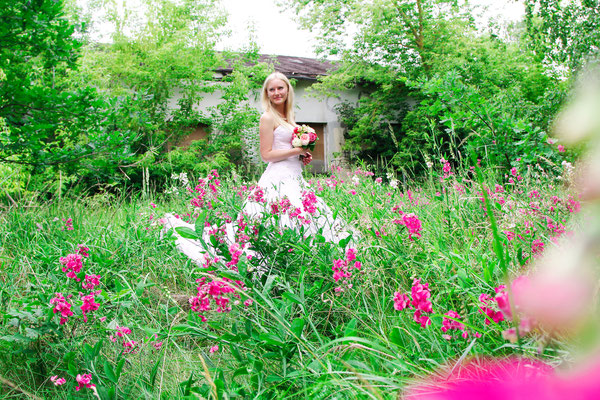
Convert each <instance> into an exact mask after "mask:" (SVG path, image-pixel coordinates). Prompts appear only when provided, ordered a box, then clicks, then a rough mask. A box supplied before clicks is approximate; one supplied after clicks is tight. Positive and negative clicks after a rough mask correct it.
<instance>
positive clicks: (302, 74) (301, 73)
mask: <svg viewBox="0 0 600 400" xmlns="http://www.w3.org/2000/svg"><path fill="white" fill-rule="evenodd" d="M258 61H259V62H264V63H267V64H272V65H273V66H274V68H275V70H276V71H278V72H281V73H282V74H284V75H285V76H287V77H288V78H295V79H308V80H316V79H317V77H319V76H321V75H328V74H329V71H330V70H332V69H333V68H334V66H333V64H332V63H331V62H329V61H327V60H324V61H321V60H317V59H316V58H307V57H295V56H277V55H268V54H261V55H260V56H259V59H258ZM217 71H218V72H221V73H223V74H229V73H231V71H233V68H232V67H231V66H227V67H223V68H218V69H217Z"/></svg>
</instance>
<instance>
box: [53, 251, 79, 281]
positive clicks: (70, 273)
mask: <svg viewBox="0 0 600 400" xmlns="http://www.w3.org/2000/svg"><path fill="white" fill-rule="evenodd" d="M81 257H82V256H81V254H68V255H67V256H66V257H61V258H60V260H59V262H60V263H61V264H62V265H63V267H62V271H63V272H66V273H67V277H68V278H71V279H75V280H76V281H77V282H79V281H80V280H81V279H79V278H78V277H77V274H78V273H79V272H80V271H81V268H83V259H82V258H81Z"/></svg>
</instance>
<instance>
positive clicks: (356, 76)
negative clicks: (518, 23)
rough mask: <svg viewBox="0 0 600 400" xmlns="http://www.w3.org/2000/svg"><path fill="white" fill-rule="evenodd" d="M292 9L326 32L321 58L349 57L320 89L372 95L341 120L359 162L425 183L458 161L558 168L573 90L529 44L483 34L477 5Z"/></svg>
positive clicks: (311, 5) (300, 5)
mask: <svg viewBox="0 0 600 400" xmlns="http://www.w3.org/2000/svg"><path fill="white" fill-rule="evenodd" d="M288 4H290V5H292V6H293V7H295V9H296V10H298V11H301V12H303V13H304V16H305V23H306V24H307V26H312V27H316V29H318V31H319V33H320V40H321V41H322V43H323V46H322V48H321V50H322V51H323V52H325V54H332V55H333V54H336V55H338V56H340V57H341V60H340V61H339V63H338V65H337V69H336V70H335V71H333V72H332V73H331V75H329V76H326V77H322V78H321V79H320V82H319V83H318V84H317V85H315V89H316V90H318V91H319V92H320V93H321V94H323V95H326V96H327V95H330V94H331V92H332V91H333V90H340V89H344V88H349V87H353V88H358V89H359V90H361V91H362V92H363V94H364V95H363V96H361V97H360V98H359V101H358V103H357V104H344V105H342V106H341V107H340V108H339V110H338V112H339V115H340V119H341V120H342V122H343V123H344V124H345V125H346V127H347V133H346V142H345V145H344V148H345V150H347V151H349V154H350V155H351V157H352V158H353V159H355V160H356V159H358V160H365V161H367V162H370V163H381V162H383V164H384V165H388V166H392V167H393V168H395V169H397V170H403V171H407V170H408V171H411V172H412V173H416V174H422V173H424V172H425V167H424V161H425V160H426V159H439V158H440V157H442V156H449V155H453V159H454V160H455V161H453V162H457V163H460V162H461V158H464V157H465V156H467V155H468V154H470V153H472V152H474V153H475V154H478V155H479V156H480V157H481V158H482V159H485V162H489V163H490V164H495V163H498V166H500V167H505V168H506V167H510V166H511V162H512V160H514V159H516V158H519V157H526V158H528V159H532V158H535V157H536V156H535V154H538V152H539V154H538V155H543V156H544V158H545V159H546V160H547V161H549V162H550V163H551V162H552V161H553V160H555V159H556V156H557V155H556V151H552V150H551V148H550V147H549V146H547V145H546V144H545V141H546V139H547V133H548V131H549V127H550V124H551V122H552V120H553V118H554V116H555V115H556V113H557V111H558V108H559V107H560V105H561V104H562V102H563V99H564V97H565V96H564V93H565V89H566V85H565V84H563V83H561V82H560V81H559V80H557V79H556V78H553V77H551V76H550V75H549V74H548V71H547V68H546V67H545V65H544V64H543V63H542V62H541V61H540V60H539V57H537V56H536V54H534V53H532V52H531V51H529V50H527V49H526V46H525V43H523V42H522V41H521V42H517V43H507V42H503V41H501V40H500V39H499V38H498V37H496V36H493V35H485V34H482V33H481V32H478V31H477V30H476V29H475V26H474V24H473V21H472V17H471V16H470V13H469V8H468V5H458V4H457V3H456V2H445V1H383V0H382V1H374V2H368V3H364V2H354V1H347V2H342V3H339V2H333V1H318V2H317V1H308V2H306V1H290V2H288ZM325 11H330V13H329V14H327V13H325ZM367 16H368V17H367ZM315 21H318V22H319V23H320V24H317V25H315ZM350 27H352V28H350ZM348 35H350V40H348Z"/></svg>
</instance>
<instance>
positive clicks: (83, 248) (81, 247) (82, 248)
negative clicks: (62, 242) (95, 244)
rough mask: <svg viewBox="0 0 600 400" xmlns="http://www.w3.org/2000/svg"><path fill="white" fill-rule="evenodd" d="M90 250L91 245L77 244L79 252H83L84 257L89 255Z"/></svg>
mask: <svg viewBox="0 0 600 400" xmlns="http://www.w3.org/2000/svg"><path fill="white" fill-rule="evenodd" d="M89 251H90V249H89V247H86V246H84V245H83V244H81V243H80V244H78V245H77V253H79V254H81V255H82V256H83V257H89V256H90V254H89Z"/></svg>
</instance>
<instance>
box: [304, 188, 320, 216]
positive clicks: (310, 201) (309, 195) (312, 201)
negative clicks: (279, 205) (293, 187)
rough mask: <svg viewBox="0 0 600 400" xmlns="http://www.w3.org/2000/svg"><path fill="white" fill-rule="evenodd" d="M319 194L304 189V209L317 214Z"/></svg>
mask: <svg viewBox="0 0 600 400" xmlns="http://www.w3.org/2000/svg"><path fill="white" fill-rule="evenodd" d="M316 204H317V196H316V195H315V192H311V191H308V190H306V191H304V192H302V207H303V208H304V211H305V212H307V213H309V214H315V213H316V212H317V207H316Z"/></svg>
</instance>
